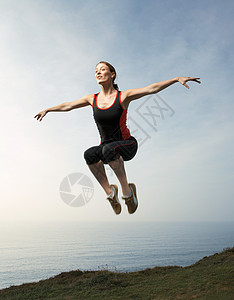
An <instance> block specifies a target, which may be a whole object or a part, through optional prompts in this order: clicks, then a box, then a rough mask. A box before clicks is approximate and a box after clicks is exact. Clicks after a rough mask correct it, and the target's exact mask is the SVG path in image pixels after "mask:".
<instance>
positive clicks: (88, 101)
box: [34, 94, 93, 121]
mask: <svg viewBox="0 0 234 300" xmlns="http://www.w3.org/2000/svg"><path fill="white" fill-rule="evenodd" d="M92 99H93V94H91V95H86V96H84V97H82V98H80V99H78V100H75V101H72V102H64V103H61V104H59V105H57V106H54V107H50V108H47V109H45V110H43V111H41V112H39V113H38V114H37V115H36V116H35V117H34V118H37V120H39V121H41V120H42V119H43V118H44V116H45V115H46V114H47V113H48V112H51V111H70V110H72V109H75V108H81V107H84V106H88V105H92Z"/></svg>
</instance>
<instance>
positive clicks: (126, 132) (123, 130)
mask: <svg viewBox="0 0 234 300" xmlns="http://www.w3.org/2000/svg"><path fill="white" fill-rule="evenodd" d="M126 120H127V110H124V111H123V113H122V115H121V118H120V124H119V126H120V130H121V133H122V137H123V139H124V140H127V139H129V138H130V136H131V134H130V131H129V129H128V128H127V126H126Z"/></svg>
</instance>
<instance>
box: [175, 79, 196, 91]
mask: <svg viewBox="0 0 234 300" xmlns="http://www.w3.org/2000/svg"><path fill="white" fill-rule="evenodd" d="M199 79H200V78H197V77H177V80H178V82H180V83H181V84H183V85H184V86H185V87H186V88H187V89H189V86H188V85H187V84H186V82H188V81H195V82H197V83H201V81H200V80H199Z"/></svg>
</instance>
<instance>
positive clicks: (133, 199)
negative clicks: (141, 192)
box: [122, 183, 138, 214]
mask: <svg viewBox="0 0 234 300" xmlns="http://www.w3.org/2000/svg"><path fill="white" fill-rule="evenodd" d="M129 187H130V190H131V192H132V193H131V195H130V196H123V197H122V199H123V200H124V201H125V204H126V205H127V207H128V212H129V213H130V214H133V213H134V212H135V211H136V210H137V207H138V201H137V194H136V186H135V184H134V183H129Z"/></svg>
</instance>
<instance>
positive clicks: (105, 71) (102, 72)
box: [95, 63, 115, 84]
mask: <svg viewBox="0 0 234 300" xmlns="http://www.w3.org/2000/svg"><path fill="white" fill-rule="evenodd" d="M114 76H115V73H114V72H111V71H110V69H109V67H108V66H107V65H106V64H104V63H100V64H98V65H97V66H96V70H95V77H96V80H97V83H98V84H103V83H108V82H109V83H112V82H113V78H114Z"/></svg>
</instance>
